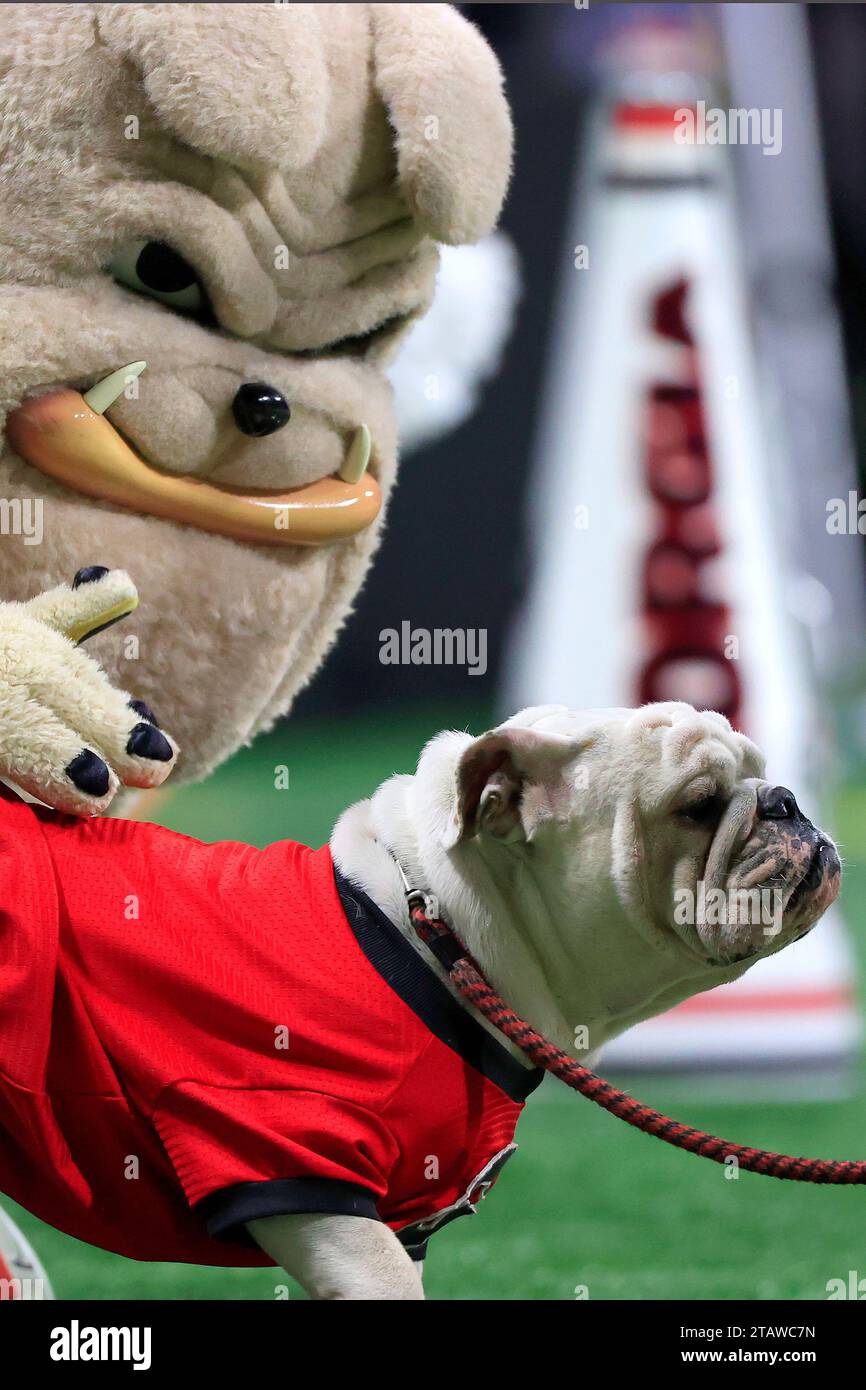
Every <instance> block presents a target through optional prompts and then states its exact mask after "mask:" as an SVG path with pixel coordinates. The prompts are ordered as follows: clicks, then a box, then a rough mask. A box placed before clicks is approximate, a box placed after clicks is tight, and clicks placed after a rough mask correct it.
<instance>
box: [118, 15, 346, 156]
mask: <svg viewBox="0 0 866 1390" xmlns="http://www.w3.org/2000/svg"><path fill="white" fill-rule="evenodd" d="M95 8H96V10H97V23H98V25H99V32H100V37H101V39H102V41H103V42H104V43H105V44H106V45H107V46H108V47H109V48H110V49H112V50H113V51H114V52H115V53H116V54H117V56H118V58H119V59H121V60H122V61H126V62H130V61H131V62H132V63H134V64H135V66H136V67H137V68H138V70H139V72H140V74H141V80H142V83H143V85H144V90H145V92H146V93H147V96H148V98H149V100H150V101H151V102H152V104H153V106H154V108H155V110H156V111H157V113H158V114H159V117H160V119H161V120H162V121H163V122H164V123H165V125H166V126H167V127H168V129H169V130H173V131H175V133H176V134H177V135H179V136H180V138H181V139H182V140H184V141H185V142H186V143H187V144H188V145H191V146H192V147H193V149H196V150H199V151H201V153H202V154H206V155H211V156H213V157H215V158H219V159H228V160H230V161H232V162H233V163H236V164H237V165H239V166H240V167H241V168H244V167H246V166H248V165H250V164H257V163H261V164H271V163H273V162H275V160H276V162H279V163H280V164H281V165H285V166H286V167H288V168H294V169H298V168H303V166H304V165H305V164H307V163H308V161H309V160H310V159H312V157H313V156H314V155H315V153H316V151H317V150H318V148H319V146H320V145H321V143H322V140H323V138H324V136H325V132H326V130H327V122H328V97H329V79H328V71H327V66H326V55H325V44H324V41H323V37H322V28H321V25H322V23H325V24H327V16H325V15H319V14H317V11H318V10H319V9H320V7H319V6H318V5H281V4H270V5H265V4H260V5H254V6H250V5H238V4H227V5H166V4H161V5H160V4H157V5H98V6H96V7H95ZM253 10H254V11H255V14H254V15H253V14H252V11H253Z"/></svg>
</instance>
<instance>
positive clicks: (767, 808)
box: [758, 786, 800, 820]
mask: <svg viewBox="0 0 866 1390" xmlns="http://www.w3.org/2000/svg"><path fill="white" fill-rule="evenodd" d="M799 814H800V808H799V806H798V805H797V802H796V800H795V799H794V793H793V792H789V791H788V788H787V787H770V786H763V787H761V788H760V790H759V791H758V815H759V817H760V818H761V820H793V819H794V817H795V816H799Z"/></svg>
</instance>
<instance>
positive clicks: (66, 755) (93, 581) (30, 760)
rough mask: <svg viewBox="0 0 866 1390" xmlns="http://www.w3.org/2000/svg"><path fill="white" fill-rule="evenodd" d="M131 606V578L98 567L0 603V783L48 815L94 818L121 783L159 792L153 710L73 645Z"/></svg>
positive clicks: (162, 757) (167, 742) (163, 765)
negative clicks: (24, 598) (48, 809)
mask: <svg viewBox="0 0 866 1390" xmlns="http://www.w3.org/2000/svg"><path fill="white" fill-rule="evenodd" d="M137 605H138V593H137V591H136V588H135V585H134V584H133V582H132V580H131V579H130V577H129V575H128V574H126V573H125V572H124V571H123V570H107V569H104V568H103V567H102V566H101V565H91V566H89V567H88V568H87V569H82V570H79V571H78V573H77V574H76V576H75V579H74V580H73V582H72V586H71V587H69V586H68V585H66V584H61V585H60V586H59V587H58V588H56V589H49V590H48V591H47V592H46V593H43V594H39V595H37V597H36V598H33V599H31V600H30V601H29V602H28V603H0V778H3V779H4V780H6V781H9V782H12V783H13V784H14V785H15V786H17V787H20V788H21V790H22V791H25V792H27V793H28V794H29V795H31V796H35V797H38V799H39V800H40V801H44V802H45V803H46V804H47V805H48V806H53V807H54V808H55V810H58V811H67V812H72V813H73V814H74V815H80V816H95V815H98V814H99V813H100V812H102V811H104V810H105V809H106V807H107V806H108V805H109V804H110V803H111V801H112V798H113V797H114V795H115V793H116V792H117V790H118V788H119V787H120V786H121V785H123V786H126V787H157V786H159V784H160V783H161V782H164V781H165V779H166V777H167V776H168V775H169V773H170V772H171V769H172V768H173V766H174V763H175V760H176V758H177V753H178V749H177V744H176V743H175V742H174V740H173V739H171V738H170V737H169V736H168V735H167V734H166V733H164V732H163V731H162V730H161V729H160V728H159V726H158V724H157V722H156V719H155V718H154V716H153V714H152V713H151V711H150V710H149V709H148V708H147V706H146V705H145V704H143V703H142V702H141V701H140V700H133V699H131V698H130V696H129V695H127V694H126V693H125V692H124V691H122V690H117V689H116V688H115V687H114V686H113V685H111V684H110V682H109V680H108V678H107V676H106V675H105V673H104V671H103V670H102V668H101V667H100V666H99V665H98V664H97V663H96V662H95V661H94V660H93V659H92V658H91V657H89V656H87V655H86V654H85V653H84V652H83V651H82V650H81V647H80V646H79V645H78V644H79V643H81V642H83V641H85V640H86V638H88V637H92V636H93V635H94V633H97V632H101V631H102V630H103V628H106V627H110V626H111V624H112V623H116V622H118V621H119V620H120V619H121V618H125V617H126V616H127V614H129V613H131V612H132V611H133V609H134V608H135V607H136V606H137Z"/></svg>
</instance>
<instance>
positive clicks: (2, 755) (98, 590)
mask: <svg viewBox="0 0 866 1390" xmlns="http://www.w3.org/2000/svg"><path fill="white" fill-rule="evenodd" d="M0 142H2V155H0V532H2V534H0V600H2V601H3V602H2V604H0V777H3V778H6V779H7V780H9V781H11V782H13V783H14V784H15V785H16V786H18V787H19V788H21V789H23V790H25V791H27V792H28V793H31V794H33V795H35V796H36V797H38V798H39V799H40V800H42V801H44V802H46V803H47V804H49V805H50V806H53V807H55V808H58V809H61V810H65V811H72V812H76V813H79V814H94V813H99V812H102V811H104V810H105V809H106V808H107V806H108V805H109V804H110V802H111V800H112V798H113V796H114V793H115V791H116V789H117V788H118V785H119V784H128V785H131V786H153V785H155V784H157V783H158V782H160V781H161V780H162V779H163V778H164V777H165V775H166V774H167V772H168V771H169V770H170V769H171V768H172V767H173V766H174V763H175V759H176V760H177V774H178V775H180V776H182V777H185V778H198V777H202V776H204V775H206V774H207V773H209V772H210V771H212V770H213V769H214V768H215V767H216V766H218V765H219V764H220V763H221V762H222V761H223V760H224V759H225V758H227V757H229V756H230V755H231V754H232V753H233V752H234V751H235V750H236V749H237V748H238V747H240V746H241V745H242V744H244V743H246V742H248V741H249V740H250V739H251V738H252V737H253V736H254V735H255V734H256V733H258V732H259V731H260V730H263V729H266V728H267V727H269V726H270V725H271V724H272V723H273V721H274V720H275V719H276V718H278V717H279V716H280V715H283V714H285V713H286V711H287V710H288V709H289V707H290V705H291V702H292V698H293V696H294V695H295V693H296V692H297V691H298V690H299V689H300V688H301V687H302V686H303V685H304V684H305V683H306V682H307V681H308V680H309V679H310V677H311V676H312V675H313V673H314V672H315V670H316V669H317V667H318V666H319V664H320V662H321V661H322V658H323V656H324V654H325V653H326V652H327V650H328V648H329V647H330V645H331V643H332V641H333V640H334V637H335V636H336V634H337V632H338V631H339V628H340V625H341V623H342V622H343V621H344V620H345V618H346V615H347V614H348V612H349V610H350V608H351V605H352V602H353V599H354V597H355V595H356V593H357V592H358V589H359V586H360V584H361V582H362V580H363V577H364V574H365V572H366V569H367V566H368V564H369V562H370V559H371V557H372V555H373V552H374V550H375V547H376V543H377V540H378V537H379V533H380V528H381V525H382V519H383V515H384V512H385V510H386V506H387V499H388V494H389V492H390V489H391V487H392V485H393V482H394V474H395V468H396V442H395V431H394V425H393V421H392V410H391V398H390V388H389V386H388V384H387V382H386V380H385V377H384V375H383V367H384V365H385V364H386V363H387V362H388V360H389V359H390V357H391V356H392V354H393V353H394V351H395V349H396V347H397V344H398V343H399V340H400V338H401V336H402V335H403V334H404V333H405V332H406V329H407V327H408V326H409V325H410V324H411V323H412V322H413V320H415V319H416V318H418V316H419V315H421V314H423V312H424V310H425V309H426V307H427V306H428V304H429V303H430V300H431V297H432V293H433V287H434V279H435V274H436V265H437V247H436V243H437V242H445V243H449V244H461V243H466V242H472V241H475V240H477V239H478V238H479V237H481V236H483V235H484V234H485V233H487V232H488V231H489V230H490V229H491V228H492V226H493V225H494V223H495V221H496V218H497V215H498V213H499V209H500V206H501V204H502V200H503V196H504V192H505V188H506V184H507V181H508V176H509V168H510V158H511V126H510V120H509V114H508V108H507V105H506V102H505V98H504V96H503V92H502V80H501V75H500V72H499V69H498V66H497V63H496V60H495V58H494V57H493V55H492V53H491V52H490V50H489V48H488V47H487V45H486V44H485V42H484V41H483V39H482V38H481V37H480V35H479V34H478V33H477V31H476V30H475V29H474V28H473V27H472V26H471V25H470V24H469V23H467V22H466V21H465V20H464V19H462V18H461V17H460V16H459V15H458V14H457V13H456V12H455V11H454V10H453V9H452V8H451V7H450V6H448V5H436V4H433V5H403V4H381V5H367V4H346V5H330V4H309V5H306V4H285V5H282V4H238V5H232V4H219V5H217V4H183V5H148V4H143V5H142V4H136V5H132V4H117V5H115V4H94V5H23V4H22V5H2V6H0ZM145 364H146V365H145ZM127 567H128V568H129V569H130V570H132V571H134V573H135V577H136V583H137V585H138V586H139V587H140V590H141V597H142V600H144V602H143V603H142V607H141V609H140V610H139V611H137V612H136V613H135V614H134V615H133V616H132V617H131V618H128V620H127V622H126V623H125V624H124V626H123V628H122V629H116V630H113V631H111V632H106V633H105V635H104V636H100V637H97V638H95V639H94V640H93V641H92V642H91V643H90V644H89V645H88V648H87V654H85V652H84V651H83V650H81V649H80V648H79V647H78V645H77V644H78V643H79V642H80V641H82V640H83V639H84V638H85V637H88V636H90V635H92V634H94V633H95V632H97V631H101V630H102V629H104V628H106V627H108V626H109V625H110V624H112V623H113V622H114V621H115V620H116V619H117V618H118V617H121V616H124V615H127V614H129V613H130V612H131V611H132V609H133V608H135V606H136V603H137V595H136V589H135V588H134V587H133V585H132V584H131V582H130V581H129V580H128V578H127V577H126V575H125V573H124V571H125V569H126V568H127ZM91 656H92V657H93V658H95V659H96V660H98V662H99V663H100V665H101V667H102V668H103V670H104V672H105V675H104V676H103V675H102V674H100V673H99V672H97V669H96V667H95V665H94V663H93V662H92V661H91V659H90V658H91ZM154 710H155V711H156V712H157V714H158V716H159V723H160V725H161V726H164V729H165V731H166V732H165V733H162V732H160V731H159V730H158V729H157V727H156V724H155V722H154V718H153V713H152V712H153V711H154ZM175 739H176V740H177V743H176V744H175V742H174V740H175ZM178 745H179V747H180V750H181V751H180V753H179V754H177V747H178Z"/></svg>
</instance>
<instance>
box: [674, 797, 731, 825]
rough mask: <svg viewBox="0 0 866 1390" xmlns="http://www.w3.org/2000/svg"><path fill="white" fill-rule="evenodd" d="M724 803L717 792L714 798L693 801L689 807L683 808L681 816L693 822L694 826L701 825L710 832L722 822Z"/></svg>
mask: <svg viewBox="0 0 866 1390" xmlns="http://www.w3.org/2000/svg"><path fill="white" fill-rule="evenodd" d="M723 809H724V802H723V800H722V798H721V797H720V796H718V795H717V794H716V793H715V792H714V793H713V795H712V796H702V797H701V799H700V801H693V802H692V803H691V805H689V806H683V808H682V809H681V811H680V813H679V814H680V815H681V816H682V817H683V819H684V820H687V821H691V823H692V824H693V825H699V826H701V827H702V828H703V829H706V830H709V829H711V828H712V827H714V826H715V825H717V824H718V822H719V821H720V820H721V817H722V811H723Z"/></svg>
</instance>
